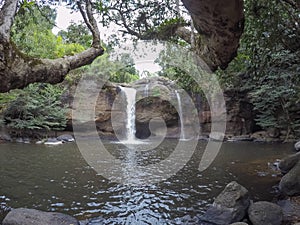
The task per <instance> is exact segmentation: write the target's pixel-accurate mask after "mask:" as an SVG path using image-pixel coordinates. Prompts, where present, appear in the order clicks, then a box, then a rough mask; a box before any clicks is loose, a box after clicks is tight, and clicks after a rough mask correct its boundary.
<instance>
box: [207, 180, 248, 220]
mask: <svg viewBox="0 0 300 225" xmlns="http://www.w3.org/2000/svg"><path fill="white" fill-rule="evenodd" d="M249 205H250V197H249V193H248V190H247V189H246V188H244V187H243V186H241V185H240V184H238V183H237V182H235V181H233V182H231V183H229V184H228V185H227V186H226V187H225V189H224V190H223V191H222V192H221V194H220V195H218V196H217V198H216V199H215V201H214V203H213V205H212V206H211V207H210V208H209V209H208V210H207V212H206V213H205V214H204V216H203V217H201V220H203V221H206V222H210V223H212V224H217V225H228V224H230V223H234V222H239V221H241V220H242V219H243V218H244V217H245V216H246V212H247V209H248V207H249Z"/></svg>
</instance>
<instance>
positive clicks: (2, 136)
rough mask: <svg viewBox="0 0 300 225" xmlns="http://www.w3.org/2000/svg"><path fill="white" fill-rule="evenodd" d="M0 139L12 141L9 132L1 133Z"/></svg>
mask: <svg viewBox="0 0 300 225" xmlns="http://www.w3.org/2000/svg"><path fill="white" fill-rule="evenodd" d="M0 140H2V141H5V142H11V141H12V138H11V137H10V136H9V135H8V134H2V135H0Z"/></svg>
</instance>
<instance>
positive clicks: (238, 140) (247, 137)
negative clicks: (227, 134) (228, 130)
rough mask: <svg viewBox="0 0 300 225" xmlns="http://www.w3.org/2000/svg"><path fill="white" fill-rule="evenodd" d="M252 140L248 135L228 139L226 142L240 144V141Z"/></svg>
mask: <svg viewBox="0 0 300 225" xmlns="http://www.w3.org/2000/svg"><path fill="white" fill-rule="evenodd" d="M253 140H254V138H253V137H250V135H240V136H235V137H232V138H229V139H228V140H227V141H230V142H241V141H253Z"/></svg>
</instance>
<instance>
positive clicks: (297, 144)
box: [294, 141, 300, 152]
mask: <svg viewBox="0 0 300 225" xmlns="http://www.w3.org/2000/svg"><path fill="white" fill-rule="evenodd" d="M294 147H295V149H296V151H297V152H298V151H300V141H298V142H297V143H296V144H295V145H294Z"/></svg>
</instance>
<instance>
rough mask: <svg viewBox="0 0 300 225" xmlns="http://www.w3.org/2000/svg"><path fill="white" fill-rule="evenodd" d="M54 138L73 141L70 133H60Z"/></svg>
mask: <svg viewBox="0 0 300 225" xmlns="http://www.w3.org/2000/svg"><path fill="white" fill-rule="evenodd" d="M56 139H57V140H59V141H63V142H74V141H75V139H74V137H73V136H72V135H70V134H63V135H60V136H58V137H57V138H56Z"/></svg>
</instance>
